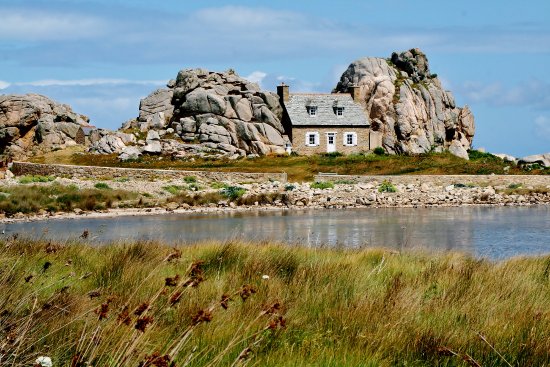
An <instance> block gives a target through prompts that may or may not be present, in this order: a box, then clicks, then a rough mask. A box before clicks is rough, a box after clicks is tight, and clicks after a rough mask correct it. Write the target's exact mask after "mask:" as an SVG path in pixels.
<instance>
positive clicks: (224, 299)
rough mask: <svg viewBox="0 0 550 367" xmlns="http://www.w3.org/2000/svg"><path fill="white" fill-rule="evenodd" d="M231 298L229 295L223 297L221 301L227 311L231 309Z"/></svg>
mask: <svg viewBox="0 0 550 367" xmlns="http://www.w3.org/2000/svg"><path fill="white" fill-rule="evenodd" d="M231 300H232V299H231V297H230V296H229V295H228V294H223V295H222V300H221V301H220V305H221V306H222V307H223V309H224V310H227V308H228V307H229V301H231Z"/></svg>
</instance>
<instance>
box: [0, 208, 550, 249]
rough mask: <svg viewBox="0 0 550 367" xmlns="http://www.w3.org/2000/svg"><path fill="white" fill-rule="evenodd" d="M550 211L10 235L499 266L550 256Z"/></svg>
mask: <svg viewBox="0 0 550 367" xmlns="http://www.w3.org/2000/svg"><path fill="white" fill-rule="evenodd" d="M549 213H550V208H548V207H531V208H514V207H500V208H481V207H462V208H429V209H426V208H424V209H413V208H400V209H357V210H301V211H280V212H271V211H270V212H266V211H255V212H228V213H220V214H185V215H183V214H171V215H158V216H137V217H118V218H108V219H86V218H81V219H73V220H52V221H45V222H34V223H14V224H7V225H5V228H2V226H1V225H0V229H5V230H6V235H9V234H10V233H15V232H17V233H21V234H24V235H26V236H32V237H45V238H52V239H67V238H76V237H78V236H79V235H80V234H81V233H82V231H83V230H84V229H88V230H89V231H90V234H91V235H90V240H92V241H95V242H102V243H105V242H110V241H113V240H121V239H123V240H124V239H153V240H161V241H166V242H169V243H182V242H195V241H201V240H208V239H216V240H221V241H226V240H231V239H239V238H244V239H247V240H254V241H263V240H275V241H283V242H286V243H293V244H294V243H299V244H305V245H307V246H346V247H362V246H373V247H380V246H381V247H390V248H394V249H399V250H401V249H408V248H415V247H423V248H428V249H433V250H438V251H445V250H458V251H463V252H469V253H473V254H476V255H478V256H483V257H488V258H492V259H498V258H506V257H510V256H514V255H518V254H541V253H547V252H550V240H549V239H550V236H549V233H548V230H547V229H548V227H549V224H550V216H549Z"/></svg>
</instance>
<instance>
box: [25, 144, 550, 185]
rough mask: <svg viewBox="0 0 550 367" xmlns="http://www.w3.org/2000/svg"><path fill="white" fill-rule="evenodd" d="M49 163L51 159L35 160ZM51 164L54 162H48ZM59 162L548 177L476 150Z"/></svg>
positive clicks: (292, 172)
mask: <svg viewBox="0 0 550 367" xmlns="http://www.w3.org/2000/svg"><path fill="white" fill-rule="evenodd" d="M34 161H35V162H38V163H44V162H46V163H48V162H50V161H51V160H50V159H49V157H48V156H45V157H38V158H35V159H34ZM50 163H52V162H50ZM55 163H66V164H78V165H92V166H93V165H96V166H108V167H132V168H158V169H184V170H213V171H240V172H286V173H287V174H288V178H289V180H290V181H311V180H312V179H313V176H314V175H316V174H317V173H318V172H334V173H338V174H354V175H355V174H357V175H360V174H365V175H402V174H430V175H442V174H449V175H450V174H491V173H495V174H504V173H508V174H526V173H529V174H547V173H550V171H549V170H542V169H531V170H530V171H526V170H523V169H521V168H518V167H516V166H514V165H511V164H510V163H507V162H504V161H503V160H502V159H500V158H498V157H496V156H494V155H491V154H487V153H480V152H477V151H472V152H471V153H470V160H469V161H466V160H464V159H461V158H458V157H455V156H453V155H452V154H450V153H429V154H421V155H417V156H390V155H376V154H354V155H348V156H335V155H314V156H309V157H308V156H286V155H285V156H266V157H259V158H254V159H239V160H229V159H218V160H208V159H200V158H195V159H194V160H192V161H191V160H187V161H185V160H171V159H170V157H156V156H155V157H151V156H144V157H142V158H140V159H139V160H138V161H135V162H120V161H119V160H118V159H117V157H116V155H98V154H73V155H70V156H68V155H65V156H64V157H61V158H60V157H57V156H56V158H55Z"/></svg>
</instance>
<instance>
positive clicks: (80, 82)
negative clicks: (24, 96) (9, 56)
mask: <svg viewBox="0 0 550 367" xmlns="http://www.w3.org/2000/svg"><path fill="white" fill-rule="evenodd" d="M102 84H114V85H121V84H138V85H163V84H166V81H165V80H131V79H109V78H96V79H76V80H60V79H44V80H35V81H31V82H18V83H13V85H16V86H25V85H28V86H34V87H49V86H90V85H102ZM0 85H1V84H0Z"/></svg>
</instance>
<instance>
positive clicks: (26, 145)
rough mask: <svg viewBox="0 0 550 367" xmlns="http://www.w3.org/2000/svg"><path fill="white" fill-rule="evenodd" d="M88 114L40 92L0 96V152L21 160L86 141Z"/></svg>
mask: <svg viewBox="0 0 550 367" xmlns="http://www.w3.org/2000/svg"><path fill="white" fill-rule="evenodd" d="M88 122H89V119H88V117H86V116H84V115H80V114H78V113H75V112H73V110H72V109H71V107H69V106H67V105H64V104H60V103H57V102H55V101H52V100H51V99H49V98H47V97H44V96H42V95H39V94H25V95H13V94H11V95H0V154H2V155H7V156H10V157H12V158H14V159H24V158H27V157H29V156H32V155H34V154H38V153H45V152H49V151H54V150H59V149H64V148H66V147H69V146H74V145H77V144H85V133H84V131H83V128H85V127H88V126H89V124H88Z"/></svg>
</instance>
